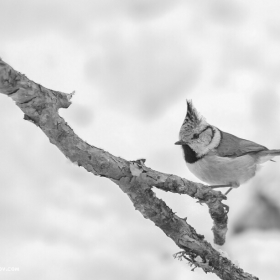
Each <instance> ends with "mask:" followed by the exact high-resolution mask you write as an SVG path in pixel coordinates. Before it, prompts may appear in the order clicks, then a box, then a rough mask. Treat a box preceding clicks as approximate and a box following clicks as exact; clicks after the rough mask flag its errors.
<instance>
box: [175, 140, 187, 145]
mask: <svg viewBox="0 0 280 280" xmlns="http://www.w3.org/2000/svg"><path fill="white" fill-rule="evenodd" d="M175 145H186V143H185V142H184V141H182V140H179V141H177V142H176V143H175Z"/></svg>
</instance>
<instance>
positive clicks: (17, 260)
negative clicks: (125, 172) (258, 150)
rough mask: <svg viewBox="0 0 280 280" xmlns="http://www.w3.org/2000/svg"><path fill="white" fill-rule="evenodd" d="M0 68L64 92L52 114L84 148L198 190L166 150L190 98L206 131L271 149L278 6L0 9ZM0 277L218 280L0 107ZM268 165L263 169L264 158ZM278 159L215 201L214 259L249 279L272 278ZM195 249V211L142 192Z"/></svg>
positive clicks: (200, 1) (40, 4)
mask: <svg viewBox="0 0 280 280" xmlns="http://www.w3.org/2000/svg"><path fill="white" fill-rule="evenodd" d="M0 11H1V17H0V36H1V37H0V38H1V41H0V57H1V58H2V59H3V60H4V61H6V62H7V63H9V64H10V65H11V66H12V67H13V68H14V69H16V70H18V71H20V72H21V73H24V74H26V75H27V77H29V78H30V79H31V80H33V81H35V82H37V83H40V84H42V85H43V86H45V87H48V88H51V89H54V90H60V91H64V92H67V93H70V92H72V91H73V90H75V91H76V94H75V96H74V98H73V100H72V101H73V104H72V105H71V107H70V108H69V109H67V110H60V113H61V115H62V116H63V117H64V118H65V119H66V121H67V122H68V123H69V124H70V125H71V126H72V128H73V129H74V130H75V132H76V133H77V134H78V135H79V136H80V137H82V138H83V139H84V140H86V141H87V142H88V143H90V144H92V145H95V146H97V147H100V148H103V149H105V150H107V151H109V152H111V153H112V154H114V155H116V156H121V157H123V158H125V159H128V160H135V159H138V158H146V159H147V162H146V164H147V166H149V167H151V168H153V169H156V170H159V171H162V172H166V173H173V174H176V175H179V176H182V177H185V178H188V179H191V180H194V181H198V180H197V179H196V178H195V177H194V176H193V175H192V174H190V173H189V171H188V170H187V168H186V166H185V163H184V161H183V157H182V151H181V149H180V148H179V147H178V146H175V145H174V142H176V141H177V140H178V132H179V129H180V126H181V124H182V121H183V119H184V116H185V113H186V103H185V100H186V98H189V99H192V100H193V103H194V105H195V106H196V107H197V109H198V110H199V111H200V112H201V113H202V115H204V116H205V117H206V119H207V120H208V122H210V123H211V124H214V125H216V126H217V127H219V128H220V129H222V130H224V131H227V132H230V133H232V134H235V135H237V136H239V137H242V138H247V139H250V140H252V141H255V142H258V143H260V144H262V145H265V146H267V147H269V148H280V130H279V127H280V109H279V108H280V17H279V13H280V2H279V1H277V0H275V1H273V0H269V1H260V0H247V1H241V0H240V1H239V0H235V1H233V0H227V1H225V0H195V1H194V0H193V1H191V0H189V1H179V0H178V1H176V0H161V1H159V0H79V1H73V0H72V1H69V0H68V1H63V0H59V1H58V0H48V1H38V0H36V1H35V0H33V1H32V0H25V1H20V0H17V1H16V0H1V2H0ZM0 136H1V137H0V147H1V149H0V157H1V163H0V270H1V268H8V267H11V268H13V267H14V268H19V271H17V272H3V271H0V278H1V279H11V280H15V279H20V280H33V279H34V280H37V279H40V280H49V279H51V280H64V279H67V280H80V279H83V280H89V279H96V280H118V279H128V280H138V279H139V280H140V279H141V280H142V279H145V280H170V279H173V280H182V279H192V280H202V279H203V280H204V279H205V280H206V279H209V280H211V279H218V277H217V276H216V275H210V274H208V275H205V274H204V273H203V272H202V271H201V270H199V269H197V270H195V272H191V270H190V268H189V266H188V265H187V264H185V263H183V262H179V261H177V260H174V259H173V257H172V254H174V253H176V252H177V251H178V248H177V247H176V245H175V244H174V243H173V242H172V241H171V240H170V239H168V238H167V237H166V236H165V234H164V233H163V232H161V230H159V229H158V228H156V227H155V226H154V225H153V223H152V222H150V221H149V220H145V219H144V218H143V217H142V216H141V214H140V213H139V212H137V211H135V210H134V208H133V205H132V203H131V202H130V200H129V199H128V197H127V196H126V195H125V194H123V193H122V192H121V191H120V190H119V188H118V187H117V185H114V184H113V183H112V182H111V181H109V180H106V179H105V178H99V177H95V176H92V175H91V174H89V173H88V172H86V171H85V170H83V169H82V168H78V167H77V166H75V165H73V164H71V163H70V162H69V161H68V160H67V159H66V158H65V157H64V156H63V155H62V154H61V152H60V151H59V150H58V149H57V148H56V147H55V146H53V145H51V144H50V143H49V141H48V139H47V138H46V137H45V135H44V134H43V133H42V132H41V131H40V130H39V129H38V128H37V127H35V126H34V125H33V124H31V123H30V122H26V121H23V113H22V112H21V111H20V110H19V109H18V107H16V106H15V104H13V102H12V100H11V99H9V98H7V97H5V96H4V95H3V96H1V95H0ZM276 160H277V159H276ZM279 170H280V160H279V159H278V162H277V163H273V162H268V163H267V164H265V165H264V167H263V168H262V169H261V171H260V172H259V173H258V175H257V176H256V177H255V178H254V179H253V180H251V181H250V182H249V183H247V184H246V185H243V186H241V187H240V188H239V189H238V190H234V191H232V192H231V193H230V195H229V197H228V202H227V203H228V205H229V206H230V213H229V233H228V238H227V243H226V245H225V246H223V247H221V248H220V249H222V250H223V251H226V253H227V254H228V256H229V257H230V258H231V259H232V260H234V261H235V262H238V263H239V265H240V266H241V267H242V268H243V269H244V270H246V271H247V272H250V273H252V274H255V275H256V276H258V277H259V278H260V279H266V280H276V279H279V274H280V265H279V264H280V261H279V260H280V232H279V228H280V215H279V212H280V211H279V209H280V202H279V201H280V199H279V198H280V189H279V186H280V172H279ZM155 191H156V193H157V195H158V196H160V197H162V198H163V199H164V200H165V201H167V204H168V205H169V206H170V207H171V208H172V209H173V211H175V212H177V214H178V215H179V216H181V217H185V216H187V217H188V222H189V223H190V224H191V225H192V226H194V227H195V228H196V229H197V231H198V232H199V233H200V234H204V235H205V237H206V239H207V240H208V241H211V242H212V240H213V236H212V232H211V227H212V221H211V219H210V217H209V214H208V209H207V207H206V206H201V205H199V204H197V203H196V202H195V201H194V200H193V199H191V198H189V197H187V196H179V195H175V194H170V193H162V192H161V191H159V190H155Z"/></svg>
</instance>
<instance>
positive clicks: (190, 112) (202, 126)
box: [175, 100, 221, 156]
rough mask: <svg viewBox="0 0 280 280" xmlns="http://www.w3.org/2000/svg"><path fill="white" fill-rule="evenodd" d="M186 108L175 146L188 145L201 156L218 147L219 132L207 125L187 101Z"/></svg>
mask: <svg viewBox="0 0 280 280" xmlns="http://www.w3.org/2000/svg"><path fill="white" fill-rule="evenodd" d="M187 107H188V108H187V114H186V117H185V119H184V122H183V124H182V126H181V129H180V133H179V138H180V140H179V141H177V142H176V143H175V144H176V145H188V146H190V147H191V148H192V149H193V150H194V151H195V152H196V153H197V154H198V155H200V156H202V155H204V154H206V153H207V152H208V151H209V150H210V149H213V148H216V147H217V146H218V144H219V142H220V139H221V138H220V131H219V130H218V129H217V128H216V127H214V126H212V125H210V124H208V123H207V122H206V120H205V118H204V117H203V116H201V115H200V114H199V113H198V112H197V110H196V109H195V108H194V106H193V104H192V102H191V101H189V100H187Z"/></svg>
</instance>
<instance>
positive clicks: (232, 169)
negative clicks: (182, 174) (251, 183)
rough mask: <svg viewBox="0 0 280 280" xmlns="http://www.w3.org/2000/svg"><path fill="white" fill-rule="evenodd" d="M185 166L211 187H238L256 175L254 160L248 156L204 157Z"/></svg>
mask: <svg viewBox="0 0 280 280" xmlns="http://www.w3.org/2000/svg"><path fill="white" fill-rule="evenodd" d="M187 166H188V168H189V170H190V171H191V172H192V173H193V174H194V175H195V176H196V177H198V178H199V179H200V180H202V181H204V182H206V183H208V184H212V185H225V184H232V183H233V184H236V185H240V184H242V183H244V182H246V181H248V180H249V179H250V178H252V177H253V176H254V175H255V173H256V163H255V158H254V157H252V156H251V155H249V154H247V155H244V156H240V157H235V158H230V157H220V156H217V155H206V156H204V157H203V158H201V159H199V160H197V161H195V162H194V163H187Z"/></svg>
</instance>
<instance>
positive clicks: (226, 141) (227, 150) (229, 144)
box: [217, 130, 268, 157]
mask: <svg viewBox="0 0 280 280" xmlns="http://www.w3.org/2000/svg"><path fill="white" fill-rule="evenodd" d="M220 132H221V142H220V144H219V146H218V147H217V154H218V155H219V156H221V157H240V156H242V155H245V154H249V153H256V152H260V151H266V150H268V149H267V148H266V147H264V146H262V145H259V144H257V143H255V142H252V141H249V140H245V139H242V138H239V137H237V136H234V135H232V134H230V133H227V132H223V131H221V130H220Z"/></svg>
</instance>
